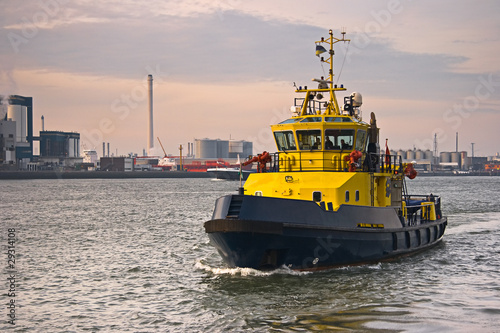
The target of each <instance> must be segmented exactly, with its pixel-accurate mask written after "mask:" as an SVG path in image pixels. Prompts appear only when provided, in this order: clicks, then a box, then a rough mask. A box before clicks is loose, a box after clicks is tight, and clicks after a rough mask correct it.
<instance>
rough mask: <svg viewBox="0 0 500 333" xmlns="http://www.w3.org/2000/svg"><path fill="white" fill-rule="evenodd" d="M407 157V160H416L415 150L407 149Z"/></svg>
mask: <svg viewBox="0 0 500 333" xmlns="http://www.w3.org/2000/svg"><path fill="white" fill-rule="evenodd" d="M406 159H407V160H414V159H415V152H414V151H413V150H407V151H406Z"/></svg>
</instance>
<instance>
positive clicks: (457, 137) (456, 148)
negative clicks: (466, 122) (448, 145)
mask: <svg viewBox="0 0 500 333" xmlns="http://www.w3.org/2000/svg"><path fill="white" fill-rule="evenodd" d="M456 141H457V143H456V150H455V151H456V152H457V153H458V132H457V139H456Z"/></svg>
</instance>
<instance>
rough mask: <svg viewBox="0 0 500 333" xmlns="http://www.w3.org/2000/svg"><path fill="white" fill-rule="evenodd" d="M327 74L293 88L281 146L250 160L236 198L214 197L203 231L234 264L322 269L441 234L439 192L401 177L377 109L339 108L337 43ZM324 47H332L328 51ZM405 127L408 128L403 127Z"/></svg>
mask: <svg viewBox="0 0 500 333" xmlns="http://www.w3.org/2000/svg"><path fill="white" fill-rule="evenodd" d="M329 34H330V37H329V38H327V39H324V38H322V39H321V40H320V41H318V42H316V44H317V47H316V50H317V55H318V56H319V54H321V53H323V52H328V54H329V55H330V57H329V58H328V59H327V60H324V59H323V58H321V61H322V62H325V63H328V64H330V72H329V74H330V75H329V77H328V79H323V78H321V79H314V80H313V81H315V82H316V83H317V84H318V87H317V88H312V89H311V88H307V87H300V86H299V87H297V88H296V92H297V93H299V94H301V97H299V98H295V103H294V105H293V107H292V116H291V117H290V118H289V119H285V120H284V121H282V122H280V123H279V124H276V125H272V126H271V129H272V132H273V135H274V138H275V141H276V145H277V148H278V152H276V153H272V154H271V153H268V152H263V153H262V154H259V155H257V156H255V157H254V162H256V163H258V168H257V169H258V172H257V173H253V174H250V175H249V177H248V179H247V180H246V182H245V185H244V187H242V188H240V192H239V194H231V195H225V196H223V197H221V198H219V199H217V201H216V203H215V208H214V211H213V214H212V218H211V220H210V221H207V222H205V224H204V227H205V231H206V233H207V234H208V237H209V239H210V242H211V244H212V245H213V246H214V247H215V248H216V249H217V251H218V252H219V254H220V255H221V256H222V258H223V260H224V261H225V262H226V263H227V265H229V266H230V267H250V268H255V269H273V268H277V267H283V266H284V267H288V268H290V269H293V270H320V269H327V268H331V267H338V266H344V265H359V264H364V263H373V262H379V261H384V260H390V259H393V258H396V257H399V256H402V255H407V254H411V253H414V252H417V251H422V250H424V249H428V248H430V247H431V246H434V245H436V244H437V243H439V242H440V241H441V239H442V237H443V235H444V232H445V229H446V226H447V218H446V217H444V216H443V215H442V212H441V198H440V197H439V196H436V195H433V194H426V195H410V194H409V193H408V190H407V187H406V182H405V177H408V178H410V179H413V178H414V177H415V176H416V175H417V172H416V171H415V169H414V168H413V164H412V163H402V160H401V157H400V156H397V155H391V154H390V151H389V149H388V147H387V141H386V149H385V153H384V152H381V151H380V145H379V129H378V128H377V124H376V119H375V115H374V114H373V113H372V114H371V119H370V122H369V123H366V122H364V121H363V120H362V117H361V111H360V107H361V105H362V98H361V95H360V94H359V93H352V94H350V95H349V96H346V97H344V105H343V108H342V109H341V108H340V107H339V105H338V101H337V98H336V93H337V92H341V91H345V90H346V88H344V87H343V86H342V85H340V87H338V86H337V85H336V84H334V83H333V54H334V52H333V44H335V43H337V42H340V41H348V40H346V39H345V38H344V32H343V33H342V34H343V35H342V38H341V39H338V38H335V37H334V36H333V33H332V31H331V30H330V33H329ZM322 43H329V44H330V49H329V50H328V51H327V50H326V49H325V48H324V47H323V46H321V44H322ZM401 126H402V127H403V128H404V127H406V126H408V124H401Z"/></svg>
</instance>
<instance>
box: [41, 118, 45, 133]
mask: <svg viewBox="0 0 500 333" xmlns="http://www.w3.org/2000/svg"><path fill="white" fill-rule="evenodd" d="M44 131H45V118H44V117H43V115H42V132H44Z"/></svg>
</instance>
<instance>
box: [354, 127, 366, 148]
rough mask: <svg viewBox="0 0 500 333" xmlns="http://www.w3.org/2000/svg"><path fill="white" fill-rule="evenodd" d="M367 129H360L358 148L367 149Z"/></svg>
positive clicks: (357, 139) (357, 140)
mask: <svg viewBox="0 0 500 333" xmlns="http://www.w3.org/2000/svg"><path fill="white" fill-rule="evenodd" d="M365 141H366V131H364V130H358V134H357V135H356V150H359V151H365V147H366V145H365Z"/></svg>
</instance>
